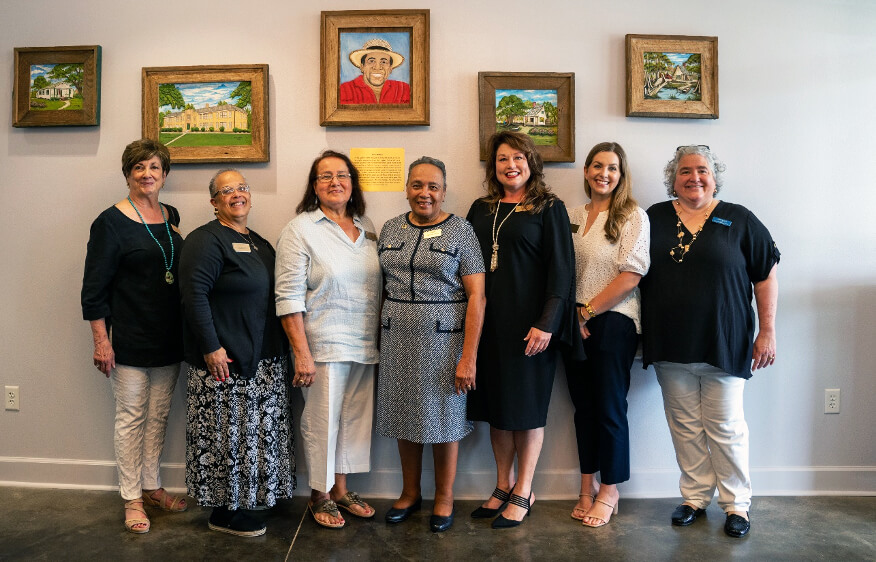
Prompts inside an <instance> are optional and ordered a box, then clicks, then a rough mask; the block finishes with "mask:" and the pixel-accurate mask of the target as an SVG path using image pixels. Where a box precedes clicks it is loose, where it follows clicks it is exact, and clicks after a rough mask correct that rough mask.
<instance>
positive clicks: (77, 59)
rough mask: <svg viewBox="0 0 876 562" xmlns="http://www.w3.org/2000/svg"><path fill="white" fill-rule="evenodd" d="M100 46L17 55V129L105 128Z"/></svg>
mask: <svg viewBox="0 0 876 562" xmlns="http://www.w3.org/2000/svg"><path fill="white" fill-rule="evenodd" d="M100 57H101V48H100V45H83V46H76V47H20V48H16V49H15V54H14V59H15V61H14V66H15V79H14V82H13V94H12V99H13V110H12V126H13V127H95V126H97V125H100Z"/></svg>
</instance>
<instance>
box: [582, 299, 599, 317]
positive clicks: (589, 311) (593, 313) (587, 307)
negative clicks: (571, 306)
mask: <svg viewBox="0 0 876 562" xmlns="http://www.w3.org/2000/svg"><path fill="white" fill-rule="evenodd" d="M584 310H586V311H587V314H589V315H590V318H593V317H594V316H596V311H595V310H593V307H592V306H590V303H589V302H585V303H584Z"/></svg>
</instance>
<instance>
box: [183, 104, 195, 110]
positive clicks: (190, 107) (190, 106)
mask: <svg viewBox="0 0 876 562" xmlns="http://www.w3.org/2000/svg"><path fill="white" fill-rule="evenodd" d="M194 108H195V106H193V105H192V104H190V103H187V104H186V106H185V108H184V109H194Z"/></svg>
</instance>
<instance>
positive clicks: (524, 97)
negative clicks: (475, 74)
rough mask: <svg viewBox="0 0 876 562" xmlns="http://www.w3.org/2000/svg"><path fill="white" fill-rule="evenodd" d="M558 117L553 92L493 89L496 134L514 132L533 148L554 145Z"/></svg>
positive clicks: (555, 142)
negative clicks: (533, 145) (524, 135)
mask: <svg viewBox="0 0 876 562" xmlns="http://www.w3.org/2000/svg"><path fill="white" fill-rule="evenodd" d="M558 114H559V110H558V108H557V91H556V90H501V89H497V90H496V131H517V132H521V133H524V134H527V135H529V136H530V137H531V138H532V140H533V142H534V143H535V144H537V145H555V144H557V118H558Z"/></svg>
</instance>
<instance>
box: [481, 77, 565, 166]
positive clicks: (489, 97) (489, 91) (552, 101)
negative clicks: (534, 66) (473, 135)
mask: <svg viewBox="0 0 876 562" xmlns="http://www.w3.org/2000/svg"><path fill="white" fill-rule="evenodd" d="M514 92H519V93H514ZM503 94H506V95H503ZM515 97H516V98H517V99H514V98H515ZM478 98H479V108H480V109H479V127H478V131H479V138H480V143H479V145H480V153H481V160H486V159H487V157H488V154H487V141H488V140H489V138H490V136H491V135H492V134H493V133H495V132H496V131H498V130H501V129H506V130H516V131H521V132H524V133H526V134H528V135H529V136H530V137H531V138H532V139H533V140H534V141H535V143H536V147H537V148H538V152H539V154H541V157H542V159H543V160H544V161H545V162H574V161H575V73H574V72H478ZM505 98H507V99H508V100H509V103H507V104H505V105H503V106H502V107H501V108H500V107H499V106H500V104H503V103H505V102H504V100H505ZM518 100H520V101H518ZM520 102H522V103H520ZM524 107H528V108H529V109H527V110H525V111H524ZM536 131H537V132H536ZM551 131H553V134H551Z"/></svg>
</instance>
